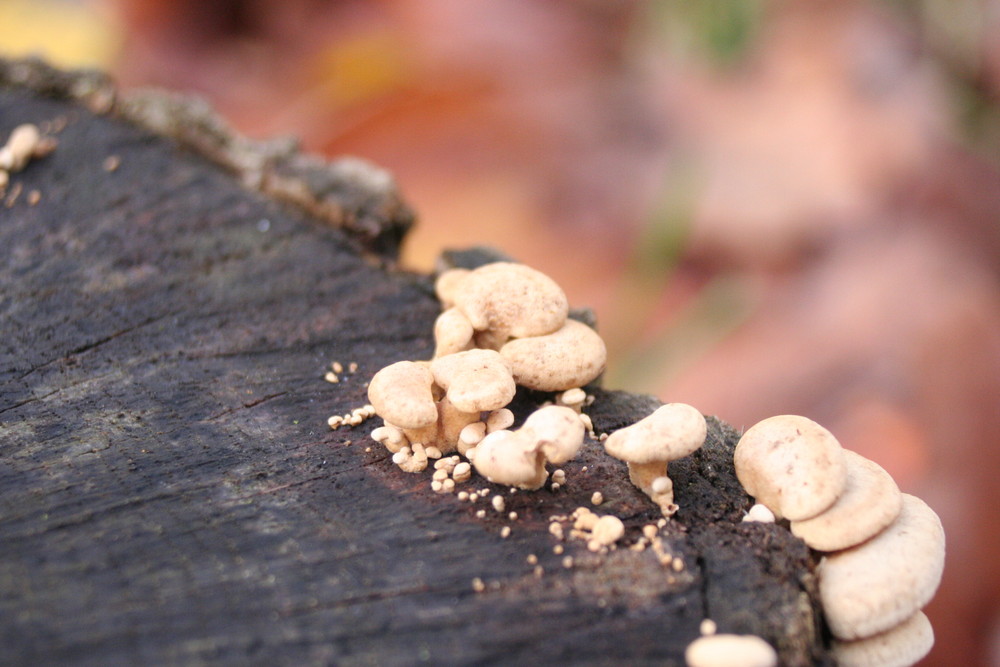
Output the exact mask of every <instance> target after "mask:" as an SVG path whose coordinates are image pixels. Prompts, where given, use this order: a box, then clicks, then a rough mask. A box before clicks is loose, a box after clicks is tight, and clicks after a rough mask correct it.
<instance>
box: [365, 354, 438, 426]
mask: <svg viewBox="0 0 1000 667" xmlns="http://www.w3.org/2000/svg"><path fill="white" fill-rule="evenodd" d="M433 387H434V375H433V374H432V373H431V371H430V369H429V368H427V366H426V365H425V364H420V363H417V362H415V361H398V362H396V363H394V364H391V365H389V366H386V367H385V368H383V369H382V370H380V371H379V372H378V373H376V374H375V376H374V377H372V379H371V382H369V383H368V402H369V403H371V404H372V406H374V408H375V413H376V414H377V415H378V416H379V417H381V418H382V419H384V420H385V421H386V422H388V423H390V424H392V425H393V426H396V427H398V428H401V429H404V430H407V429H423V428H426V427H429V426H433V425H434V424H435V423H437V419H438V410H437V404H436V401H435V398H434V390H433Z"/></svg>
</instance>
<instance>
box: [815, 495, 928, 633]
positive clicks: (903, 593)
mask: <svg viewBox="0 0 1000 667" xmlns="http://www.w3.org/2000/svg"><path fill="white" fill-rule="evenodd" d="M944 551H945V542H944V529H943V528H942V527H941V521H940V519H938V516H937V514H935V513H934V511H933V510H932V509H931V508H930V507H928V506H927V504H926V503H924V502H923V501H922V500H920V499H919V498H917V497H915V496H911V495H908V494H903V502H902V509H901V511H900V513H899V516H898V517H897V518H896V520H895V521H894V522H893V523H892V524H891V525H889V527H887V528H886V529H885V530H883V531H882V532H881V533H879V534H878V535H876V536H875V537H873V538H871V539H870V540H868V541H867V542H865V543H863V544H860V545H858V546H856V547H852V548H850V549H846V550H844V551H838V552H836V553H832V554H828V555H826V556H824V557H823V559H822V560H820V563H819V567H818V568H817V574H818V576H819V596H820V601H821V602H822V604H823V611H824V614H825V616H826V621H827V624H828V625H829V627H830V632H831V633H832V634H833V636H834V637H836V638H837V639H841V640H853V639H860V638H863V637H871V636H872V635H876V634H879V633H881V632H885V631H886V630H889V629H890V628H892V627H893V626H895V625H898V624H899V623H900V622H902V621H903V620H904V619H906V618H909V617H910V616H912V615H913V614H914V613H915V612H917V611H918V610H920V609H921V608H922V607H923V606H924V605H926V604H927V603H928V602H929V601H930V599H931V598H932V597H934V593H935V591H936V590H937V587H938V584H939V583H940V582H941V573H942V570H943V569H944Z"/></svg>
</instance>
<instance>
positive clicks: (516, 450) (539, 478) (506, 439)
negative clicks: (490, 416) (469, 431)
mask: <svg viewBox="0 0 1000 667" xmlns="http://www.w3.org/2000/svg"><path fill="white" fill-rule="evenodd" d="M472 465H474V466H475V468H476V471H477V472H479V474H480V475H483V476H484V477H486V478H487V479H488V480H490V481H491V482H493V483H495V484H507V485H509V486H516V487H518V488H521V489H529V490H533V489H537V488H539V487H541V486H542V484H544V483H545V479H546V478H547V477H548V473H547V472H546V471H545V466H544V464H543V463H542V462H541V461H540V460H539V457H538V447H537V445H536V444H535V442H534V441H533V439H532V438H531V437H529V436H526V435H524V434H522V433H518V432H516V431H494V432H493V433H489V434H487V436H486V437H485V438H483V439H482V440H481V441H480V443H479V444H478V445H476V456H475V458H474V459H473V460H472Z"/></svg>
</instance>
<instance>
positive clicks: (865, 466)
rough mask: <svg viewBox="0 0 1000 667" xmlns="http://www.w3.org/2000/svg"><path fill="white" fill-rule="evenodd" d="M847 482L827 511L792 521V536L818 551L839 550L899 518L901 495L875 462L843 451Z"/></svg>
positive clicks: (869, 535) (887, 474) (875, 532)
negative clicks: (809, 517)
mask: <svg viewBox="0 0 1000 667" xmlns="http://www.w3.org/2000/svg"><path fill="white" fill-rule="evenodd" d="M844 456H845V458H846V462H847V483H846V484H845V486H844V491H843V493H841V494H840V497H839V498H837V501H836V502H835V503H833V505H831V506H830V508H829V509H827V510H825V511H824V512H822V513H820V514H817V515H816V516H814V517H813V518H811V519H804V520H802V521H792V522H791V530H792V533H793V534H794V535H795V536H796V537H799V538H801V539H802V540H803V541H804V542H805V543H806V544H808V545H809V546H810V547H812V548H813V549H816V550H818V551H840V550H841V549H847V548H848V547H853V546H855V545H858V544H861V543H862V542H864V541H865V540H867V539H869V538H871V537H873V536H874V535H877V534H878V533H879V532H880V531H881V530H882V529H883V528H885V527H886V526H888V525H889V524H891V523H892V522H893V521H895V520H896V517H897V516H899V511H900V509H901V508H902V506H903V495H902V494H901V493H900V492H899V487H898V486H896V482H895V481H893V479H892V477H891V476H890V475H889V473H887V472H886V471H885V470H883V469H882V467H881V466H879V465H878V464H877V463H875V462H874V461H869V460H868V459H866V458H865V457H863V456H861V455H860V454H857V453H855V452H852V451H850V450H847V449H845V450H844Z"/></svg>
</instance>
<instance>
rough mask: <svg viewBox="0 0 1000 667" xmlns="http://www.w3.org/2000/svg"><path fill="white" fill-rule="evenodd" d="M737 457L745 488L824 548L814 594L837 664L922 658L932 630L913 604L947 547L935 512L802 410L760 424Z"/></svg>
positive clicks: (935, 577)
mask: <svg viewBox="0 0 1000 667" xmlns="http://www.w3.org/2000/svg"><path fill="white" fill-rule="evenodd" d="M734 457H735V464H736V475H737V477H738V478H739V480H740V483H741V484H742V485H743V488H744V489H746V491H747V493H749V494H750V495H752V496H753V497H754V498H755V499H756V501H757V502H758V503H759V504H761V505H763V506H765V507H766V508H767V509H768V510H770V511H771V512H772V513H773V514H774V516H775V517H776V518H777V519H786V520H788V522H789V523H788V526H789V528H790V530H791V531H792V533H793V534H795V535H796V536H798V537H799V538H801V539H802V540H803V541H804V542H805V543H806V544H807V545H809V546H810V547H811V548H812V549H814V550H815V551H818V552H820V553H821V554H823V555H822V557H821V560H820V564H819V567H818V570H817V573H818V577H819V593H820V601H821V603H822V605H823V611H824V614H825V616H826V621H827V624H828V626H829V628H830V632H831V634H832V635H833V637H834V638H835V641H834V646H833V648H834V653H835V655H836V657H837V660H838V663H839V664H841V665H868V664H880V665H881V664H893V665H908V664H912V663H914V662H916V661H917V660H919V659H920V658H922V657H923V656H924V655H926V654H927V652H928V651H930V648H931V646H932V645H933V643H934V634H933V632H932V631H931V629H930V625H929V623H928V622H927V619H926V617H925V616H924V614H923V613H922V612H921V611H920V610H921V609H922V608H923V607H924V606H925V605H926V604H927V603H928V602H929V601H930V600H931V598H932V597H933V596H934V593H935V591H936V590H937V587H938V584H939V583H940V581H941V574H942V571H943V569H944V553H945V543H944V530H943V529H942V527H941V521H940V520H939V519H938V517H937V515H936V514H935V513H934V512H933V510H931V509H930V508H929V507H928V506H927V505H926V504H925V503H924V502H923V501H921V500H920V499H919V498H916V497H914V496H911V495H907V494H904V493H901V492H900V490H899V488H898V487H897V486H896V483H895V482H894V481H893V479H892V477H891V476H890V475H889V474H888V473H887V472H885V470H883V469H882V468H881V467H880V466H878V464H876V463H874V462H873V461H869V460H868V459H866V458H864V457H863V456H860V455H859V454H856V453H855V452H851V451H849V450H845V449H843V448H842V447H841V446H840V443H839V442H838V441H837V439H836V438H835V437H834V436H833V434H831V433H830V432H829V431H827V430H826V429H825V428H823V427H822V426H820V425H819V424H816V423H815V422H813V421H811V420H809V419H807V418H805V417H799V416H794V415H782V416H777V417H771V418H769V419H765V420H764V421H762V422H759V423H758V424H756V425H754V426H753V427H751V428H750V429H748V430H747V431H746V432H745V433H744V434H743V436H742V437H741V438H740V441H739V443H738V444H737V445H736V451H735V454H734Z"/></svg>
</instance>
